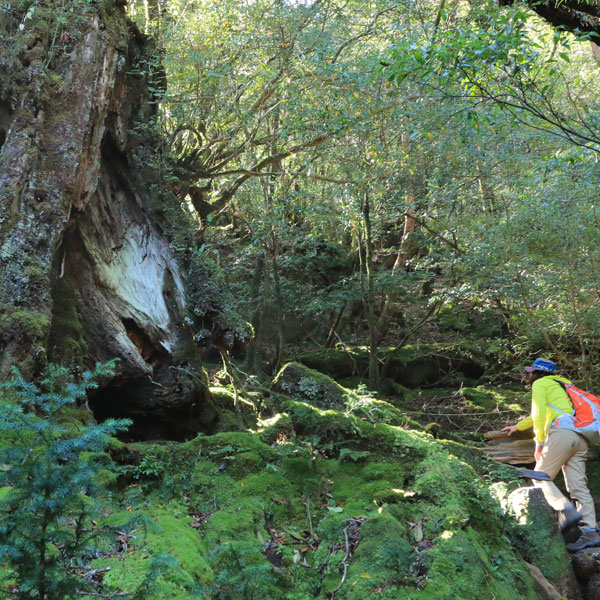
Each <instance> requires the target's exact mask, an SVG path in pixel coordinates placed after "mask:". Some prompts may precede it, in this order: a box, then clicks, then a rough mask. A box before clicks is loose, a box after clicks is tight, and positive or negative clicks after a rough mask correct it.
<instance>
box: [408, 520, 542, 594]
mask: <svg viewBox="0 0 600 600" xmlns="http://www.w3.org/2000/svg"><path fill="white" fill-rule="evenodd" d="M427 562H428V564H429V569H428V571H427V585H426V586H425V588H424V589H423V590H422V591H421V592H420V593H419V595H418V598H423V599H427V600H429V599H431V600H454V599H456V598H460V599H461V600H471V599H472V600H480V599H481V598H496V599H497V600H513V599H514V598H523V599H527V598H529V599H531V600H534V599H537V598H538V595H537V593H536V592H535V590H534V588H533V583H532V581H531V578H530V577H529V575H528V573H527V571H526V568H525V564H524V563H523V562H522V561H521V560H519V559H518V558H516V557H515V555H514V553H513V552H512V551H511V548H510V546H509V544H508V543H507V542H506V541H504V540H502V539H498V540H497V541H494V540H489V543H485V542H484V541H483V539H482V536H481V535H480V534H478V533H477V532H476V531H474V530H473V529H472V528H471V527H467V528H466V529H464V530H461V529H459V530H456V531H448V532H445V533H443V534H442V535H441V536H440V537H439V538H438V539H437V540H436V542H435V544H434V547H433V549H432V550H431V551H430V552H429V554H428V556H427ZM409 597H410V596H409Z"/></svg>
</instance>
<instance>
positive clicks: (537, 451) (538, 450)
mask: <svg viewBox="0 0 600 600" xmlns="http://www.w3.org/2000/svg"><path fill="white" fill-rule="evenodd" d="M543 449H544V446H537V447H536V449H535V462H540V460H541V458H542V450H543Z"/></svg>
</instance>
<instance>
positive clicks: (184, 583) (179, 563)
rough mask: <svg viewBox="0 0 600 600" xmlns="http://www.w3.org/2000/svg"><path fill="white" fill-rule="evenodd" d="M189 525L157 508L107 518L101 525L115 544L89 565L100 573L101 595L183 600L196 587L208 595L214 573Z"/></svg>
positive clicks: (188, 520) (186, 519) (182, 517)
mask: <svg viewBox="0 0 600 600" xmlns="http://www.w3.org/2000/svg"><path fill="white" fill-rule="evenodd" d="M192 522H193V519H192V518H190V517H188V516H187V515H185V514H180V515H177V514H174V513H173V512H171V511H169V510H166V509H164V508H161V507H158V506H154V507H150V508H147V509H143V510H141V511H136V512H133V511H132V512H129V511H124V512H115V513H113V514H111V515H109V516H108V517H106V518H105V519H104V520H103V525H104V527H105V528H111V529H112V530H114V531H115V534H114V541H113V542H112V543H111V544H109V545H107V546H106V547H105V548H104V551H103V554H105V557H103V558H98V559H96V560H94V561H92V563H91V566H92V568H93V569H98V570H99V571H100V572H102V573H104V576H103V579H102V584H103V586H104V589H105V590H106V592H108V593H116V592H120V593H123V592H126V593H128V594H131V596H132V597H139V598H145V599H146V600H162V599H163V598H170V599H171V598H172V599H173V600H187V599H188V598H190V597H192V594H193V593H197V592H198V591H199V590H201V589H204V590H206V591H207V590H208V589H209V588H210V586H211V585H212V582H213V581H214V574H213V572H212V570H211V568H210V567H209V565H208V562H207V560H206V551H205V548H204V544H203V543H202V540H201V539H200V536H199V535H198V534H197V533H196V531H195V529H194V528H192V527H191V526H190V523H192ZM82 597H84V598H85V596H82ZM89 598H90V599H91V598H92V596H90V597H89Z"/></svg>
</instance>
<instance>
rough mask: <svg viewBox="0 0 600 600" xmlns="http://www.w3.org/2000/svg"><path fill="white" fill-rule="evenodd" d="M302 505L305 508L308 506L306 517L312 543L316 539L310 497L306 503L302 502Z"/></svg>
mask: <svg viewBox="0 0 600 600" xmlns="http://www.w3.org/2000/svg"><path fill="white" fill-rule="evenodd" d="M302 504H304V506H306V515H307V517H308V526H309V527H310V541H311V542H312V540H313V538H314V531H313V524H312V517H311V515H310V496H307V497H306V502H302Z"/></svg>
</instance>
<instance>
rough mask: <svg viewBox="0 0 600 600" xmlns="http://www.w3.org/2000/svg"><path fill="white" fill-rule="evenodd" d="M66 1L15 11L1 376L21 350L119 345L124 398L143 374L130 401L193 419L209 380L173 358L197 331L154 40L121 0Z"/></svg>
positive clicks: (1, 264) (1, 247) (4, 113)
mask: <svg viewBox="0 0 600 600" xmlns="http://www.w3.org/2000/svg"><path fill="white" fill-rule="evenodd" d="M55 4H58V3H53V2H51V1H50V0H47V1H46V2H41V3H38V4H36V5H35V9H34V11H33V13H31V15H30V17H29V18H27V19H25V20H22V16H21V15H16V16H15V17H16V18H15V19H14V22H10V19H8V20H7V22H6V23H4V25H5V29H7V30H8V34H9V35H10V39H11V50H12V56H14V57H16V58H15V62H17V63H19V64H18V70H17V72H16V75H15V74H8V73H6V71H7V70H8V68H10V67H12V69H13V70H14V68H15V65H14V64H13V65H8V64H7V61H6V60H5V61H3V64H2V65H1V67H0V68H2V71H4V72H2V73H0V74H1V77H0V79H1V78H3V77H5V75H6V76H10V77H12V79H13V80H14V85H13V88H12V89H10V88H9V87H8V86H3V87H2V88H0V94H2V95H1V96H0V134H1V135H0V139H1V138H4V139H3V144H2V145H1V148H0V309H1V312H0V376H2V375H6V372H7V370H8V369H9V367H10V365H12V364H17V365H19V366H20V368H21V370H22V371H23V372H24V374H25V375H26V376H28V377H29V376H32V375H34V374H35V373H36V372H37V371H38V370H39V369H40V368H41V367H43V366H44V363H45V362H46V361H47V360H53V361H54V362H66V363H77V364H84V365H86V364H92V363H94V362H95V361H105V360H108V359H111V358H115V357H116V358H119V359H120V360H119V362H118V367H117V375H116V378H115V380H114V381H112V382H106V383H107V385H109V386H110V388H109V389H111V393H113V394H116V396H114V398H116V397H119V398H121V397H122V399H123V398H125V397H126V396H129V394H128V393H127V390H129V389H134V388H135V389H136V390H140V388H141V387H143V388H144V391H143V393H141V394H132V395H131V396H132V397H131V399H130V402H131V406H130V407H129V411H130V412H131V413H132V414H134V413H137V414H139V415H142V416H147V414H146V413H147V410H148V406H150V405H154V406H155V407H156V412H157V413H158V414H159V415H161V417H165V418H167V419H169V418H170V417H171V416H173V413H181V414H185V418H186V419H187V420H188V423H190V424H191V423H192V422H193V421H194V419H190V416H198V414H199V413H198V411H199V410H201V408H200V407H201V406H203V405H205V402H204V400H205V392H204V391H203V390H202V389H201V388H202V385H196V384H194V383H193V382H192V379H194V380H195V379H197V378H196V377H195V376H194V377H193V378H192V379H190V378H189V377H188V378H187V385H184V383H185V382H182V381H180V377H181V373H182V372H183V369H182V368H179V367H180V366H181V364H180V365H179V367H177V365H176V364H175V360H174V358H173V356H174V355H175V354H181V351H182V349H183V348H184V347H188V348H189V347H193V344H191V334H190V333H189V331H188V330H187V328H186V327H185V326H184V325H183V308H184V303H185V299H184V288H183V282H182V278H181V275H180V271H179V267H178V264H177V261H176V258H175V255H174V253H173V251H172V250H171V248H170V246H169V243H168V240H167V238H166V237H165V236H164V235H163V234H162V233H161V231H160V229H159V227H158V226H157V225H156V223H155V222H154V220H153V214H152V210H151V208H150V201H151V199H152V194H151V193H150V184H149V183H148V181H149V180H150V181H151V180H152V178H153V177H154V182H153V183H154V184H156V175H153V174H152V173H151V172H150V171H151V170H150V168H149V167H148V165H147V164H145V163H146V161H148V162H149V161H150V160H151V159H152V158H154V159H156V156H155V154H156V153H154V156H153V152H154V151H153V149H152V147H151V144H150V136H149V135H148V134H147V131H148V130H150V129H151V127H150V126H149V122H150V121H151V120H152V118H153V116H154V113H155V104H153V103H152V102H151V100H152V98H151V97H150V95H149V92H148V71H149V69H148V65H149V63H150V61H151V59H152V47H151V44H150V42H149V40H148V39H147V38H145V36H143V35H141V34H140V33H139V31H137V29H136V28H135V27H134V26H133V25H132V24H131V23H129V22H128V21H127V18H126V16H125V13H124V9H123V7H122V6H119V4H121V3H120V2H114V1H113V0H106V1H104V2H98V3H95V4H89V3H87V2H85V3H82V6H81V7H79V8H81V11H75V13H70V12H67V11H65V10H63V11H62V12H61V8H60V7H57V6H55ZM71 4H72V3H71ZM19 17H20V19H19ZM61 18H62V19H65V18H69V19H71V21H70V22H68V23H67V25H65V26H62V25H61V20H60V19H61ZM19 23H22V24H23V25H24V27H23V28H22V29H19V26H18V24H19ZM75 33H76V34H75ZM136 128H137V133H134V131H135V130H136ZM2 132H4V133H2ZM142 156H144V157H145V159H142ZM154 187H156V185H154ZM185 370H186V372H189V369H187V367H186V369H185ZM142 384H143V386H142ZM184 388H185V390H184ZM133 396H135V397H133ZM136 397H137V398H138V399H137V400H136V399H135V398H136ZM102 400H104V398H103V399H102ZM99 401H100V400H99ZM194 405H195V406H196V408H194V409H192V406H194ZM115 409H116V407H115ZM205 417H206V415H205ZM158 434H159V433H158V432H157V434H156V435H158Z"/></svg>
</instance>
